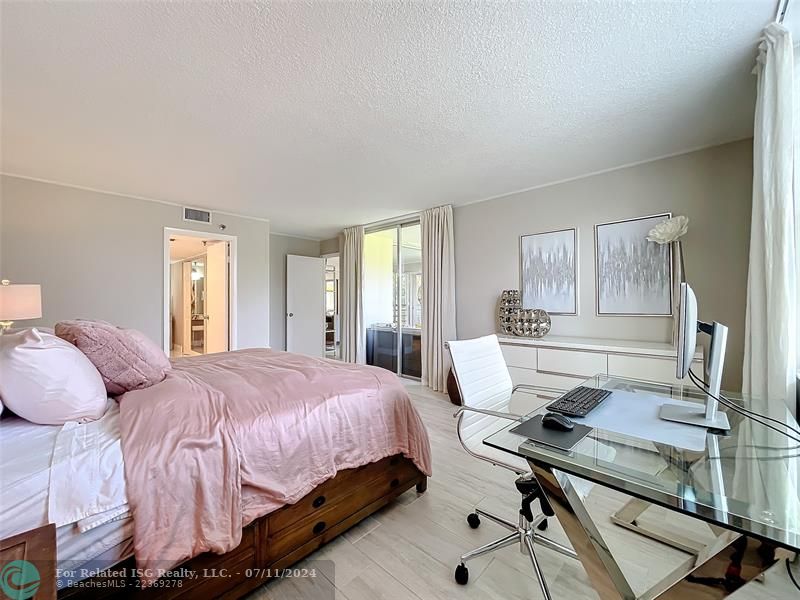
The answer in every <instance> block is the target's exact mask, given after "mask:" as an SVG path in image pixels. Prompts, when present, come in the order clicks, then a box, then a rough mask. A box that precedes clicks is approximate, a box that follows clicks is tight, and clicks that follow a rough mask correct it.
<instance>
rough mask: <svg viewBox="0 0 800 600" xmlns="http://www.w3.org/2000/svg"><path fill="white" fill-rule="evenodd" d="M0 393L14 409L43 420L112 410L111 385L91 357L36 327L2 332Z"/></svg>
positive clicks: (57, 422) (89, 417)
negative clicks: (108, 405) (108, 402)
mask: <svg viewBox="0 0 800 600" xmlns="http://www.w3.org/2000/svg"><path fill="white" fill-rule="evenodd" d="M0 396H2V398H3V403H4V404H5V405H6V406H8V409H9V410H11V411H13V412H15V413H16V414H17V415H18V416H20V417H22V418H23V419H27V420H28V421H31V422H33V423H39V424H41V425H61V424H63V423H66V422H67V421H78V422H81V423H85V422H87V421H94V420H96V419H99V418H100V417H102V416H103V414H104V413H105V412H106V399H107V395H106V388H105V385H104V384H103V380H102V378H101V377H100V373H98V372H97V369H95V368H94V365H93V364H92V363H91V362H89V359H88V358H86V356H85V355H84V354H83V353H82V352H81V351H80V350H78V349H77V348H76V347H75V346H73V345H72V344H70V343H69V342H66V341H64V340H62V339H61V338H58V337H56V336H54V335H51V334H49V333H44V332H41V331H38V330H37V329H35V328H34V329H26V330H24V331H20V332H18V333H12V334H6V335H0Z"/></svg>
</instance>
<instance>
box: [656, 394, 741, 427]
mask: <svg viewBox="0 0 800 600" xmlns="http://www.w3.org/2000/svg"><path fill="white" fill-rule="evenodd" d="M706 402H713V403H714V404H716V403H717V401H716V400H712V399H711V398H709V399H708V400H706ZM715 413H716V414H715V415H714V417H713V418H711V419H709V418H708V417H706V409H705V408H703V405H702V404H698V405H697V408H695V407H693V406H684V405H682V404H670V403H666V404H662V405H661V410H660V411H659V413H658V416H659V418H661V419H664V420H665V421H677V422H678V423H686V424H687V425H697V426H698V427H708V428H709V429H722V430H723V431H728V430H729V429H730V428H731V424H730V423H729V422H728V415H726V414H725V413H724V412H719V411H715Z"/></svg>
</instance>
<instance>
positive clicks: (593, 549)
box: [531, 464, 636, 600]
mask: <svg viewBox="0 0 800 600" xmlns="http://www.w3.org/2000/svg"><path fill="white" fill-rule="evenodd" d="M531 467H532V468H533V472H534V474H535V475H536V478H537V479H538V480H539V482H540V484H541V486H542V489H543V490H544V492H545V494H546V495H547V498H548V500H550V505H551V506H552V507H553V510H554V511H555V513H556V517H557V518H558V521H559V523H561V526H562V527H563V528H564V532H565V533H566V534H567V537H568V538H569V541H570V544H572V547H573V548H574V549H575V552H576V553H577V554H578V559H579V560H580V561H581V564H582V565H583V568H584V569H585V570H586V573H587V575H589V579H590V580H591V582H592V586H593V587H594V589H595V591H596V592H597V594H598V595H599V596H600V597H601V598H602V599H603V600H636V594H634V592H633V590H632V589H631V586H630V584H629V583H628V580H627V579H626V578H625V575H624V574H623V572H622V569H620V567H619V565H618V564H617V561H616V560H615V559H614V557H613V556H612V555H611V551H610V550H609V549H608V546H607V545H606V542H605V540H603V536H602V535H600V532H599V531H598V529H597V527H596V526H595V524H594V522H593V521H592V519H591V517H590V516H589V513H588V512H587V511H586V508H585V507H584V505H583V502H582V501H581V499H580V496H579V495H578V493H577V492H576V491H575V488H573V487H572V484H571V483H570V481H569V478H568V477H567V476H566V475H561V476H559V477H556V475H555V474H554V473H553V472H552V471H551V470H550V469H546V468H544V467H539V466H538V465H535V464H531Z"/></svg>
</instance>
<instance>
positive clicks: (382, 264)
mask: <svg viewBox="0 0 800 600" xmlns="http://www.w3.org/2000/svg"><path fill="white" fill-rule="evenodd" d="M364 324H365V326H366V330H367V331H366V333H367V364H369V365H374V366H377V367H383V368H384V369H388V370H390V371H393V372H395V373H397V374H398V375H403V376H406V377H410V378H413V379H419V378H421V376H422V237H421V230H420V224H419V221H412V222H409V223H402V224H399V225H392V226H390V227H383V228H381V229H376V230H373V231H369V232H367V233H366V235H365V236H364Z"/></svg>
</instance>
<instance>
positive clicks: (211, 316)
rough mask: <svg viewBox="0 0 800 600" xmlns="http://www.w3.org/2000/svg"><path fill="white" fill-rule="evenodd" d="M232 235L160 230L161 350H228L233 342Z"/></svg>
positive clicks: (189, 352) (176, 352) (196, 352)
mask: <svg viewBox="0 0 800 600" xmlns="http://www.w3.org/2000/svg"><path fill="white" fill-rule="evenodd" d="M235 259H236V238H234V237H231V236H223V235H215V234H209V233H205V232H198V231H187V230H178V229H165V230H164V267H165V269H164V271H165V274H164V284H165V285H164V289H165V294H164V325H165V326H164V350H165V351H167V352H169V355H170V357H171V358H178V357H181V356H197V355H201V354H211V353H215V352H227V351H228V350H232V349H235V348H236V340H235V331H236V328H235V315H236V302H235V290H236V287H235V273H236V268H235V264H236V263H235Z"/></svg>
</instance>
